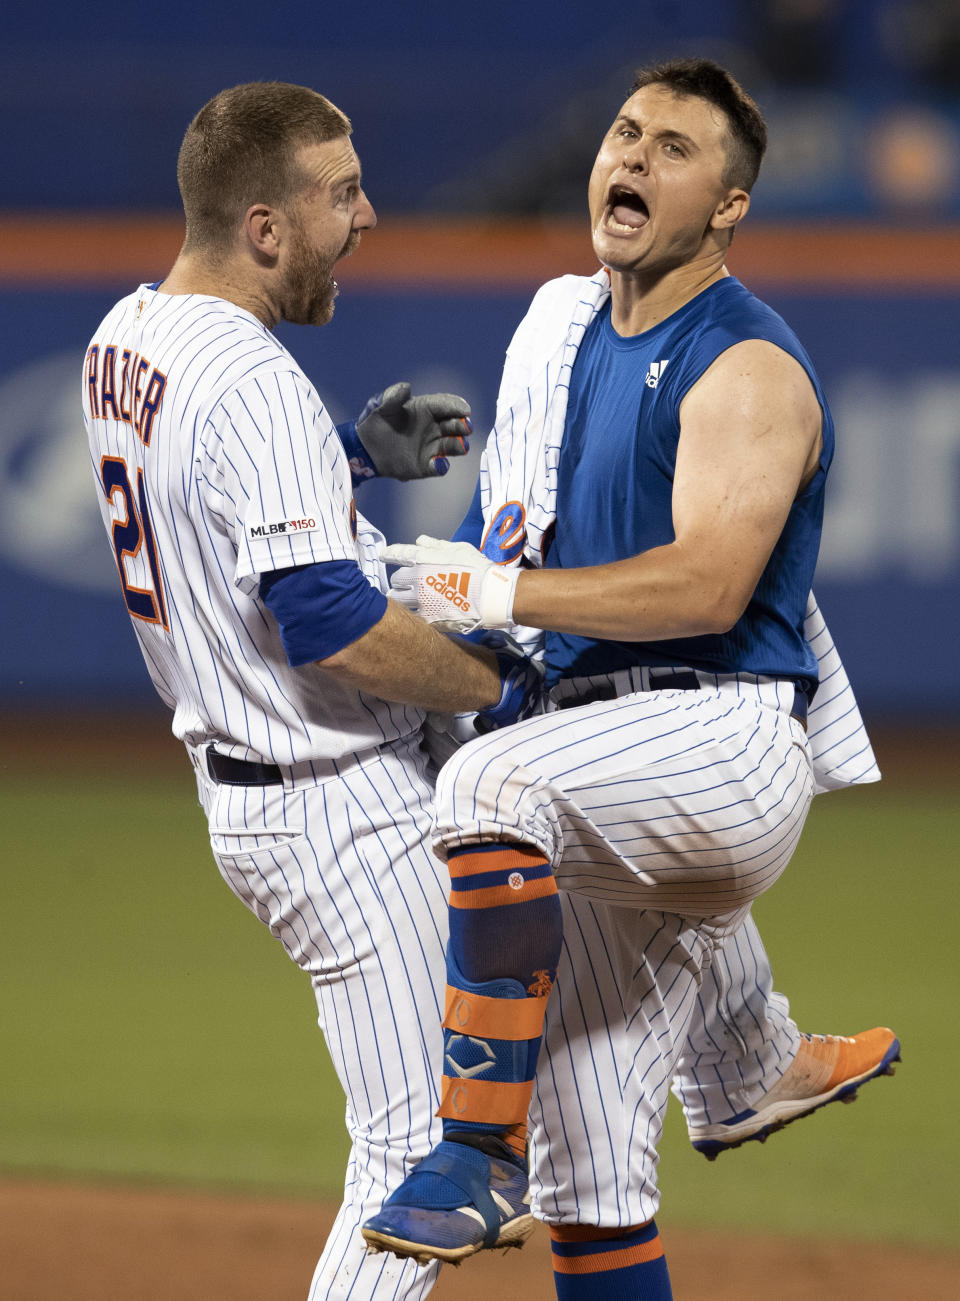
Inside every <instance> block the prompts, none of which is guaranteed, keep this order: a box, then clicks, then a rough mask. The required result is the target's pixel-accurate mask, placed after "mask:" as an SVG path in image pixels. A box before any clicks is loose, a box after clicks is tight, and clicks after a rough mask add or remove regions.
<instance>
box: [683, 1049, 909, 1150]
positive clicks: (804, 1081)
mask: <svg viewBox="0 0 960 1301" xmlns="http://www.w3.org/2000/svg"><path fill="white" fill-rule="evenodd" d="M899 1060H900V1042H899V1040H898V1039H897V1036H896V1035H895V1034H894V1033H893V1031H892V1030H888V1029H887V1027H886V1026H877V1027H876V1028H875V1029H873V1030H863V1031H861V1033H860V1034H857V1035H854V1036H852V1037H847V1036H844V1035H832V1034H804V1035H803V1036H802V1037H801V1040H800V1047H799V1049H798V1050H797V1055H796V1057H795V1058H794V1059H793V1061H792V1062H791V1063H790V1065H789V1066H788V1067H787V1069H786V1071H785V1072H784V1074H783V1076H782V1077H781V1079H780V1080H779V1081H778V1082H777V1083H776V1084H775V1085H774V1087H773V1088H772V1089H771V1090H770V1091H769V1093H765V1094H764V1095H763V1097H762V1098H760V1099H759V1100H758V1102H757V1104H756V1106H755V1107H753V1108H752V1109H751V1110H750V1111H744V1112H741V1113H740V1115H739V1116H734V1117H732V1118H731V1119H730V1120H728V1121H725V1122H723V1123H722V1124H719V1125H702V1126H693V1127H691V1128H690V1130H689V1134H690V1141H691V1143H692V1144H693V1146H694V1147H695V1148H696V1150H697V1151H698V1152H702V1153H703V1155H704V1156H705V1157H706V1158H707V1160H708V1161H713V1160H715V1159H716V1158H717V1157H718V1156H719V1155H720V1153H721V1152H727V1151H729V1150H730V1149H731V1148H735V1147H739V1146H740V1145H741V1143H748V1142H751V1141H757V1142H760V1143H763V1142H765V1141H766V1139H767V1137H768V1136H769V1135H770V1134H773V1133H776V1131H777V1130H778V1129H783V1127H784V1126H785V1125H789V1124H790V1123H791V1122H792V1121H794V1120H801V1119H802V1118H803V1117H804V1116H809V1115H810V1114H811V1113H812V1112H814V1111H818V1110H819V1109H820V1107H825V1106H826V1105H827V1103H829V1102H853V1100H854V1099H855V1098H856V1096H857V1090H858V1089H859V1088H860V1086H861V1084H866V1082H867V1080H872V1079H875V1078H876V1077H877V1076H878V1075H892V1074H893V1063H894V1062H898V1061H899Z"/></svg>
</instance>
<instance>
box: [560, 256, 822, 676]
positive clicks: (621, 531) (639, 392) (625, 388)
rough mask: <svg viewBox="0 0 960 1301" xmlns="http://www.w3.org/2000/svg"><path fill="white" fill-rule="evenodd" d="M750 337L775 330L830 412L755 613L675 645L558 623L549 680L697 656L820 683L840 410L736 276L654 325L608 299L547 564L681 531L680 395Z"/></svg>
mask: <svg viewBox="0 0 960 1301" xmlns="http://www.w3.org/2000/svg"><path fill="white" fill-rule="evenodd" d="M747 339H766V340H769V341H770V342H771V343H773V344H776V346H777V347H778V348H781V349H782V350H783V351H784V352H786V353H789V355H790V356H791V357H794V358H795V359H796V360H797V361H798V362H799V363H800V365H801V366H802V367H803V368H804V370H805V371H806V373H807V375H808V376H809V377H810V382H811V383H812V385H813V387H814V390H815V392H816V395H817V400H818V402H819V403H820V407H821V409H822V411H823V450H822V452H821V454H820V462H819V465H818V468H817V471H816V474H815V475H814V477H813V479H812V480H811V482H810V484H809V485H808V486H807V487H806V488H805V489H804V491H803V492H802V493H801V494H800V495H799V496H798V497H797V499H796V500H795V501H794V503H793V506H792V507H791V509H790V513H789V515H788V517H787V521H786V524H785V525H784V528H783V532H782V533H781V535H780V538H779V539H778V541H777V545H776V547H775V548H774V551H773V554H772V555H771V557H770V560H769V562H768V564H767V566H766V568H765V569H764V571H763V574H762V575H761V578H760V581H759V583H758V584H757V588H756V591H755V592H754V594H753V596H752V598H751V600H750V603H749V605H748V606H747V609H746V610H745V611H744V613H743V615H742V616H741V618H740V619H739V620H738V621H737V623H736V624H735V625H734V627H733V628H732V629H731V630H730V631H729V632H726V633H722V634H709V635H706V636H700V637H677V638H671V639H670V640H668V641H652V642H616V641H598V640H595V639H592V638H588V637H573V636H569V635H566V634H563V633H556V632H548V633H547V634H546V664H547V680H548V683H551V684H552V683H553V682H556V681H557V680H558V679H559V678H567V677H580V676H581V675H588V674H597V673H611V672H613V671H614V670H615V669H622V668H630V667H633V666H634V665H686V666H689V667H691V668H696V669H705V670H707V671H708V672H711V673H736V672H746V673H756V674H763V675H769V676H773V677H781V678H790V679H793V680H794V681H797V682H798V683H800V684H801V685H803V686H804V687H805V688H806V689H807V690H808V692H810V693H812V691H813V689H814V688H815V686H816V682H817V660H816V656H815V655H814V654H813V651H812V650H811V648H810V646H809V644H808V643H807V642H806V641H805V639H804V636H803V620H804V614H805V610H806V603H807V596H808V594H809V592H810V587H811V584H812V582H813V571H814V567H815V565H816V559H817V552H818V550H819V546H820V532H821V527H822V523H823V495H824V482H825V479H826V473H827V469H828V467H829V465H830V461H831V460H832V458H833V444H834V435H833V420H832V418H831V416H830V411H829V408H828V407H827V403H826V399H825V398H824V396H823V392H822V390H821V388H820V383H819V380H818V379H817V376H816V374H815V372H814V369H813V365H812V363H811V361H810V358H809V357H808V356H807V354H806V352H804V350H803V348H802V347H801V346H800V343H799V341H798V339H797V338H796V336H795V335H794V333H793V331H792V330H791V329H790V328H789V327H788V326H787V324H786V323H785V322H784V321H783V319H782V318H781V317H779V316H778V315H777V313H776V312H774V311H773V310H772V309H771V308H769V307H767V306H766V304H765V303H762V302H760V300H759V299H758V298H755V297H754V296H753V295H752V294H751V293H750V292H749V291H748V290H747V289H745V288H744V286H743V285H742V284H741V283H740V282H739V281H738V280H736V279H735V278H733V277H732V276H730V277H727V278H725V279H723V280H718V281H717V282H716V283H714V284H712V285H710V286H709V287H708V288H707V289H705V290H704V291H703V292H702V293H700V294H698V295H697V297H696V298H694V299H692V300H691V301H690V302H689V303H686V304H685V305H684V306H683V307H681V308H680V310H679V311H677V312H675V313H674V314H673V315H672V316H670V317H668V318H667V319H666V320H665V321H661V322H660V324H659V325H656V326H654V327H653V328H652V329H650V330H647V331H645V332H644V333H643V334H638V335H633V336H631V337H629V338H623V337H621V336H620V335H618V334H617V333H616V331H615V330H614V328H613V326H612V325H611V322H610V302H609V300H608V301H607V304H606V305H605V307H604V308H603V310H602V311H601V312H599V313H598V314H597V316H596V317H595V318H594V320H593V322H592V323H591V325H590V326H589V328H588V329H587V331H586V333H585V334H584V337H583V342H582V343H581V345H580V349H579V351H578V353H577V358H576V361H575V363H574V366H573V371H572V373H571V377H570V393H569V400H568V405H567V419H566V426H565V429H564V435H563V443H562V445H561V449H560V463H559V470H558V492H557V522H556V532H555V535H554V537H553V541H552V543H551V544H550V548H549V550H548V552H547V555H546V559H545V565H546V567H547V568H548V569H556V568H562V569H573V568H580V567H582V566H588V565H601V564H606V563H608V562H610V561H614V560H625V559H627V558H628V557H630V556H635V555H637V554H639V553H640V552H641V551H648V550H649V549H650V548H651V547H659V546H664V545H666V544H667V543H669V542H672V541H673V540H674V533H673V518H672V510H671V498H672V493H673V477H674V469H675V466H676V459H677V442H678V440H679V437H680V404H681V402H682V401H683V399H684V397H685V395H686V393H687V392H688V390H689V389H690V388H691V387H692V386H693V385H694V384H695V383H696V381H697V380H698V379H699V378H700V377H701V375H703V373H704V371H706V370H707V369H708V367H709V366H710V365H711V364H712V363H713V362H714V361H715V360H716V358H717V357H719V356H720V354H721V353H722V352H725V351H726V350H727V349H728V348H730V347H732V346H733V345H734V344H737V343H741V342H743V341H744V340H747Z"/></svg>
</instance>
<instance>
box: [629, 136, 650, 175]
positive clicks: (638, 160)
mask: <svg viewBox="0 0 960 1301" xmlns="http://www.w3.org/2000/svg"><path fill="white" fill-rule="evenodd" d="M623 165H624V167H625V168H626V169H627V171H628V172H645V171H646V170H647V143H646V141H645V140H644V138H643V137H642V136H640V138H639V139H637V140H633V141H631V142H630V144H628V145H626V146H625V148H624V151H623Z"/></svg>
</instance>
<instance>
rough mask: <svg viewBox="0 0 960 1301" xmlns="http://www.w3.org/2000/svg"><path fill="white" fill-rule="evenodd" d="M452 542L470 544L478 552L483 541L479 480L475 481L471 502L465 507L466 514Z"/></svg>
mask: <svg viewBox="0 0 960 1301" xmlns="http://www.w3.org/2000/svg"><path fill="white" fill-rule="evenodd" d="M452 541H454V542H470V543H472V544H473V546H475V547H476V548H477V549H478V550H479V548H480V543H481V542H482V541H483V507H482V506H481V505H480V480H479V479H477V486H476V488H475V489H474V491H473V500H472V501H471V502H470V505H469V506H468V507H467V513H466V515H464V517H463V519H462V520H461V522H460V525H459V527H458V528H457V531H456V533H454V535H453V538H452Z"/></svg>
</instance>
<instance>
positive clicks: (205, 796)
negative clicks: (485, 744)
mask: <svg viewBox="0 0 960 1301" xmlns="http://www.w3.org/2000/svg"><path fill="white" fill-rule="evenodd" d="M201 763H202V760H201V759H200V757H199V756H196V757H195V763H194V767H195V770H196V772H197V782H198V788H199V792H200V801H201V804H202V805H203V807H204V810H205V812H206V813H207V817H208V822H209V827H210V841H211V845H212V848H213V851H214V858H215V859H216V862H217V865H218V867H219V869H220V873H221V875H222V876H223V878H224V880H225V881H226V883H227V885H229V887H230V889H231V890H232V891H233V892H234V894H235V895H236V896H237V897H238V898H239V899H240V900H241V902H242V903H243V904H245V905H246V907H247V908H249V909H250V911H251V912H252V913H254V915H255V916H257V917H259V919H260V920H261V921H262V922H264V923H265V924H266V925H267V926H268V927H269V928H270V931H271V933H272V934H273V936H274V937H275V938H276V939H278V940H280V942H281V943H282V944H283V946H284V948H285V949H286V951H287V953H288V954H289V956H290V957H291V958H292V959H293V961H294V962H296V963H297V965H298V966H299V967H301V968H302V969H303V970H304V971H305V972H306V973H307V974H308V975H309V976H310V980H311V983H312V985H313V989H314V993H315V995H316V1000H317V1007H318V1009H319V1023H320V1027H321V1029H322V1030H323V1033H324V1036H325V1038H326V1043H327V1048H328V1049H329V1052H330V1056H331V1058H332V1060H333V1063H334V1066H335V1068H336V1071H337V1075H338V1077H339V1079H340V1083H341V1085H342V1086H343V1090H344V1093H345V1094H346V1123H347V1129H348V1131H349V1134H350V1138H351V1143H352V1146H351V1153H350V1160H349V1164H348V1168H347V1175H346V1183H345V1188H344V1200H343V1203H342V1205H341V1208H340V1212H339V1214H338V1216H337V1220H336V1223H335V1224H334V1227H333V1229H332V1231H331V1233H330V1236H329V1238H328V1239H327V1242H326V1244H325V1246H324V1249H323V1254H322V1256H321V1258H320V1260H319V1263H318V1265H317V1268H316V1272H315V1274H314V1278H313V1283H312V1286H311V1290H310V1293H309V1296H310V1301H321V1299H323V1301H333V1299H334V1298H338V1299H339V1298H347V1297H349V1298H350V1301H373V1299H374V1298H377V1301H381V1299H384V1298H390V1299H391V1301H408V1299H409V1301H413V1299H414V1298H421V1297H424V1296H426V1294H427V1292H428V1291H429V1290H430V1287H431V1286H432V1283H433V1281H434V1280H435V1278H436V1276H437V1272H438V1268H439V1267H438V1266H437V1265H436V1264H434V1265H431V1266H429V1267H426V1268H424V1267H422V1266H418V1265H417V1264H416V1263H415V1262H414V1261H412V1260H404V1261H401V1260H398V1259H397V1257H395V1256H393V1255H390V1254H389V1253H384V1254H381V1255H368V1254H367V1252H366V1247H365V1244H364V1242H363V1239H362V1238H361V1236H360V1233H359V1227H360V1224H361V1223H362V1222H363V1220H365V1219H367V1218H368V1217H369V1216H371V1215H373V1214H374V1213H375V1212H376V1211H378V1210H379V1209H380V1206H381V1204H382V1203H383V1201H384V1199H385V1198H386V1197H387V1195H388V1194H389V1193H390V1192H392V1191H393V1189H394V1188H396V1187H397V1185H398V1184H399V1183H400V1182H401V1181H402V1180H403V1179H404V1178H405V1177H406V1175H407V1174H408V1173H409V1172H410V1169H411V1168H412V1166H413V1165H414V1164H415V1163H416V1162H417V1161H419V1160H421V1159H422V1158H423V1157H424V1156H425V1155H426V1154H427V1152H428V1151H429V1150H430V1148H431V1147H432V1146H433V1145H434V1143H436V1142H438V1141H439V1138H440V1122H439V1121H437V1120H435V1119H434V1116H433V1113H434V1111H435V1110H436V1108H437V1106H438V1104H439V1099H438V1092H437V1089H438V1076H439V1063H440V1060H441V1054H442V1035H441V1030H440V1020H441V1016H442V1008H443V987H444V981H445V965H444V946H445V943H446V936H447V902H446V901H447V892H448V879H447V872H446V868H445V867H444V865H443V864H442V863H441V862H439V861H438V859H437V858H436V857H435V856H434V854H433V853H432V852H431V849H430V843H429V842H430V833H431V828H432V812H433V809H432V803H431V801H432V797H433V791H432V787H431V786H430V785H429V784H428V783H427V782H426V780H425V777H424V770H425V761H424V758H423V756H422V755H421V753H420V751H419V749H418V744H417V740H416V739H415V740H414V741H412V742H409V743H408V744H406V745H397V746H396V747H395V748H390V747H384V748H383V749H382V750H381V751H380V752H379V753H378V754H376V755H368V756H366V757H365V758H364V759H363V760H362V761H360V762H357V763H353V764H348V763H344V764H343V766H342V773H341V775H340V776H339V777H335V778H332V779H328V780H326V781H322V782H317V781H291V782H289V783H285V784H284V785H282V786H281V785H274V786H230V785H218V784H217V783H215V782H213V781H211V779H210V778H209V777H208V776H207V775H206V772H205V770H204V769H202V767H201ZM269 1119H270V1118H269V1117H268V1116H265V1117H264V1124H265V1125H268V1124H269Z"/></svg>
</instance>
